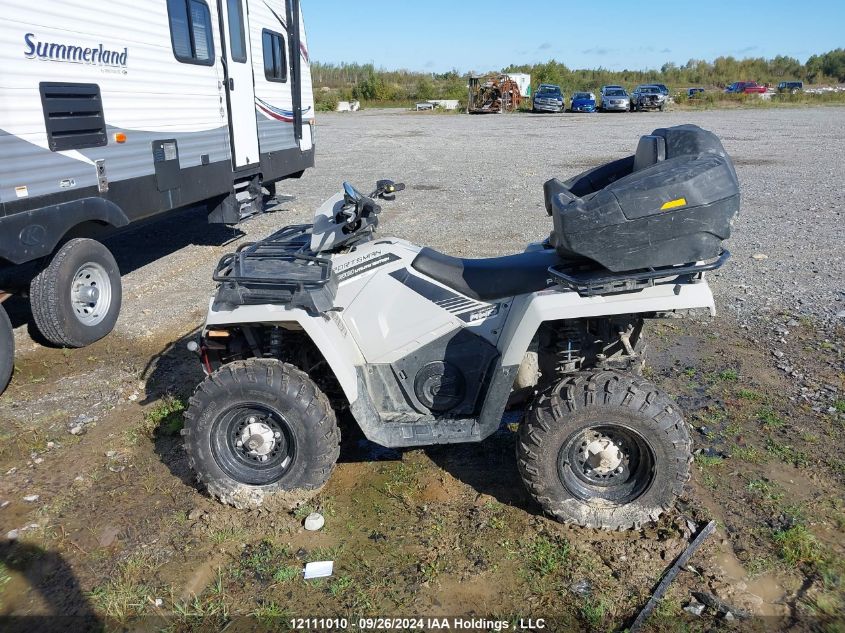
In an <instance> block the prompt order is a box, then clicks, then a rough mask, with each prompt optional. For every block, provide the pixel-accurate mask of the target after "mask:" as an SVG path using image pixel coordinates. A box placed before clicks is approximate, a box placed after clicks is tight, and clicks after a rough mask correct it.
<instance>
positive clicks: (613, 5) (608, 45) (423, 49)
mask: <svg viewBox="0 0 845 633" xmlns="http://www.w3.org/2000/svg"><path fill="white" fill-rule="evenodd" d="M302 11H303V15H304V17H305V28H306V32H307V35H308V48H309V52H310V54H311V57H312V59H315V60H317V61H320V62H343V61H345V62H360V63H369V62H372V63H374V64H375V65H376V66H378V67H383V68H387V69H399V68H406V69H409V70H418V71H430V72H445V71H447V70H450V69H452V68H457V69H458V70H459V71H461V72H468V71H475V72H484V71H488V70H498V69H501V68H503V67H505V66H507V65H509V64H528V63H535V62H541V61H547V60H549V59H556V60H558V61H561V62H563V63H565V64H566V65H567V66H568V67H569V68H573V69H575V68H598V67H604V68H608V69H611V70H622V69H626V68H627V69H631V70H634V69H636V70H639V69H650V68H660V66H662V65H663V64H664V63H666V62H668V61H672V62H675V63H676V64H678V65H681V64H685V63H686V62H687V60H689V59H705V60H708V61H710V60H712V59H714V58H716V57H719V56H720V55H733V56H734V57H738V58H742V57H767V58H768V57H774V56H775V55H779V54H782V55H789V56H791V57H796V58H798V59H799V60H800V61H801V62H804V61H806V59H807V58H808V57H809V56H810V55H812V54H814V53H824V52H826V51H829V50H832V49H834V48H841V47H843V46H845V0H801V1H798V2H796V1H795V0H745V1H743V0H737V1H735V2H728V1H725V0H709V1H703V2H702V1H697V2H694V1H690V0H674V1H671V0H626V1H621V0H562V1H557V2H555V1H549V0H519V1H515V0H451V1H449V0H393V1H392V2H391V1H388V0H361V1H359V2H355V1H353V0H302Z"/></svg>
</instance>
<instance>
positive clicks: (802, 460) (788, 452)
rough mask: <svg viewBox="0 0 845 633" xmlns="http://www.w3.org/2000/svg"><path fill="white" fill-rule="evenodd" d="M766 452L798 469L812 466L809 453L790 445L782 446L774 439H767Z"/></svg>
mask: <svg viewBox="0 0 845 633" xmlns="http://www.w3.org/2000/svg"><path fill="white" fill-rule="evenodd" d="M766 450H767V451H768V452H769V453H771V454H772V455H774V456H775V457H777V458H778V459H779V460H781V461H782V462H784V463H786V464H792V465H793V466H797V467H798V468H803V467H805V466H809V465H810V457H809V456H808V455H807V453H805V452H804V451H800V450H798V449H796V448H794V447H792V446H790V445H788V444H781V443H780V442H778V441H776V440H773V439H772V438H766Z"/></svg>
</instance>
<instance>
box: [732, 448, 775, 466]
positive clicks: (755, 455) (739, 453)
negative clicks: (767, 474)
mask: <svg viewBox="0 0 845 633" xmlns="http://www.w3.org/2000/svg"><path fill="white" fill-rule="evenodd" d="M731 457H735V458H736V459H741V460H742V461H744V462H748V463H749V464H764V463H766V461H767V457H766V454H765V453H764V452H763V451H761V450H760V449H759V448H757V447H756V446H735V447H734V448H732V449H731Z"/></svg>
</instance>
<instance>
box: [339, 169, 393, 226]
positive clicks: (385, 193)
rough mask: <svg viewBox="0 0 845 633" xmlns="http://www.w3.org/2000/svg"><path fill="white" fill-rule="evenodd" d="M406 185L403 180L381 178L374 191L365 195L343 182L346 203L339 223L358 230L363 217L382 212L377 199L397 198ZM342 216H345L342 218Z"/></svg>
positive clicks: (340, 214)
mask: <svg viewBox="0 0 845 633" xmlns="http://www.w3.org/2000/svg"><path fill="white" fill-rule="evenodd" d="M404 190H405V185H404V184H403V183H401V182H399V183H396V182H393V181H392V180H379V181H378V182H376V188H375V189H374V190H373V192H372V193H371V194H370V195H368V196H365V195H364V194H362V193H361V192H360V191H358V190H357V189H356V188H355V187H353V186H352V185H351V184H350V183H348V182H344V183H343V196H344V202H345V203H346V204H344V206H343V209H341V212H340V213H339V214H338V216H339V217H338V218H336V221H337V222H338V223H340V222H344V223H345V224H346V226H347V227H348V229H349V230H350V231H356V230H358V228H359V226H358V225H359V224H360V222H361V220H362V219H364V218H367V217H369V216H371V215H375V214H378V213H379V212H381V207H380V206H378V205H377V204H376V202H375V201H376V199H379V198H380V199H382V200H395V199H396V193H397V192H399V191H404ZM340 216H343V218H345V220H343V218H341V217H340Z"/></svg>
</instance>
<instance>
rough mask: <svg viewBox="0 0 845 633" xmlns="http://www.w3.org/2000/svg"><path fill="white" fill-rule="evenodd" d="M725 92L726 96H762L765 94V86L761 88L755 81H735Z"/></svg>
mask: <svg viewBox="0 0 845 633" xmlns="http://www.w3.org/2000/svg"><path fill="white" fill-rule="evenodd" d="M725 92H726V93H728V94H755V93H757V94H763V93H765V92H766V86H761V85H760V84H758V83H757V82H756V81H735V82H733V83H732V84H731V85H730V86H728V87H727V88H725Z"/></svg>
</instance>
